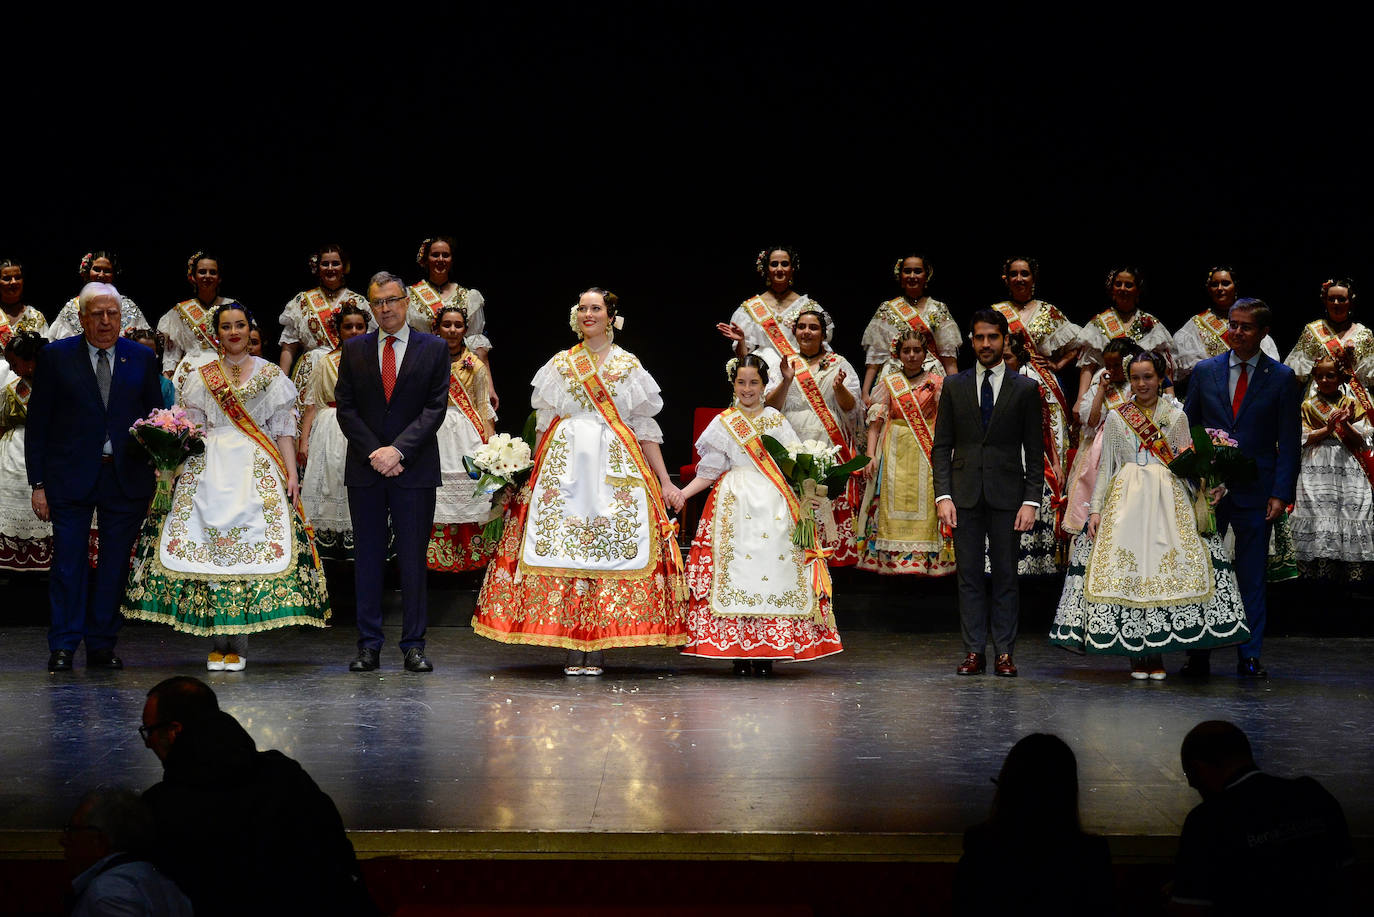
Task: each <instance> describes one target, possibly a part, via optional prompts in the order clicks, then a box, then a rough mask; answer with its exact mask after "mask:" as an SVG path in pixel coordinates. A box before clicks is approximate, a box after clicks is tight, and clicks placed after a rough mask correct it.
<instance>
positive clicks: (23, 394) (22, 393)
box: [14, 379, 33, 407]
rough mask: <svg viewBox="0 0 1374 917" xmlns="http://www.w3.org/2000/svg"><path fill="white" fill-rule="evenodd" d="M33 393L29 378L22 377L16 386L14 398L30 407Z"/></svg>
mask: <svg viewBox="0 0 1374 917" xmlns="http://www.w3.org/2000/svg"><path fill="white" fill-rule="evenodd" d="M32 394H33V386H31V385H29V380H27V379H20V380H19V381H18V382H17V383H16V384H15V386H14V400H15V401H18V402H19V403H20V404H22V405H24V406H25V407H28V405H29V396H30V395H32Z"/></svg>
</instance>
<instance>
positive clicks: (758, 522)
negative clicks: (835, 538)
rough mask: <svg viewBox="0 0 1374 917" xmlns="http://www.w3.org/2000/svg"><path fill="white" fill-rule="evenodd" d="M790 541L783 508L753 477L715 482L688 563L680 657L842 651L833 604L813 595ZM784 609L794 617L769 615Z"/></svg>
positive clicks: (788, 657)
mask: <svg viewBox="0 0 1374 917" xmlns="http://www.w3.org/2000/svg"><path fill="white" fill-rule="evenodd" d="M790 535H791V517H790V516H789V515H788V510H787V503H786V501H785V500H784V499H783V497H782V495H781V494H779V493H778V492H777V490H776V489H775V488H774V487H773V485H772V484H771V483H769V482H768V480H767V479H766V478H764V477H763V475H762V474H760V473H759V472H758V471H756V470H755V469H753V468H736V469H734V470H732V471H730V472H727V473H726V474H725V475H724V476H723V477H722V478H721V479H720V480H719V481H718V482H717V483H716V485H715V487H714V488H712V490H711V495H710V497H709V498H708V499H707V501H706V508H705V510H704V511H703V513H702V517H701V525H700V526H699V527H698V528H697V535H696V538H694V539H693V540H692V550H691V553H690V554H689V555H688V559H687V586H688V590H689V599H688V605H687V630H688V633H689V634H690V635H691V639H690V640H689V641H688V642H687V645H686V646H684V647H683V648H682V652H683V654H684V655H688V656H704V657H707V658H712V659H772V660H784V661H795V662H799V661H802V660H806V659H819V658H821V657H822V656H830V655H833V654H834V653H838V652H840V651H841V649H843V647H842V646H841V645H840V635H839V632H838V631H836V629H835V618H834V614H833V609H832V606H831V603H830V599H829V598H828V597H826V596H820V597H819V599H817V597H816V596H815V595H814V593H813V591H812V589H811V583H810V579H809V577H808V576H807V574H806V571H805V568H804V567H803V566H802V550H801V549H800V548H798V547H797V546H796V545H794V544H792V542H791V538H790ZM782 609H789V610H792V611H794V613H793V614H772V615H770V614H768V613H767V612H768V611H770V610H771V611H778V610H782ZM751 611H756V612H757V613H755V614H750V613H749V612H751ZM795 612H801V613H795Z"/></svg>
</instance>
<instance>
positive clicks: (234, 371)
mask: <svg viewBox="0 0 1374 917" xmlns="http://www.w3.org/2000/svg"><path fill="white" fill-rule="evenodd" d="M225 360H228V361H229V365H228V366H226V367H225V368H226V369H228V370H229V375H231V376H233V377H234V386H235V387H237V386H238V384H239V378H240V376H241V375H242V374H243V367H244V365H245V364H249V363H252V361H253V355H252V354H251V353H248V352H247V351H245V352H244V359H242V360H234V359H231V358H230V356H229V354H227V353H226V354H225V355H224V356H223V357H221V358H220V363H221V364H222V363H223V362H224V361H225Z"/></svg>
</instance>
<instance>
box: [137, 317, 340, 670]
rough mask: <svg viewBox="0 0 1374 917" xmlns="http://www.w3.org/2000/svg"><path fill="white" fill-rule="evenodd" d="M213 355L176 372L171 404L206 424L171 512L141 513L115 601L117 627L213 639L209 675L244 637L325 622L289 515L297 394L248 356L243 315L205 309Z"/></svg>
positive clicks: (324, 605) (231, 659) (232, 656)
mask: <svg viewBox="0 0 1374 917" xmlns="http://www.w3.org/2000/svg"><path fill="white" fill-rule="evenodd" d="M211 327H213V328H214V329H215V332H216V337H217V339H218V340H219V341H220V342H221V347H222V348H223V349H222V351H221V352H220V354H219V355H218V357H211V358H209V359H202V360H201V362H199V363H198V364H197V365H196V366H195V367H194V368H192V369H189V370H188V371H187V372H185V373H179V374H178V375H179V376H180V377H181V378H182V380H183V381H182V383H181V385H180V387H179V389H178V399H177V400H178V402H179V403H180V404H181V405H182V406H183V407H184V408H185V409H186V412H187V414H189V415H190V417H191V419H192V420H193V421H195V422H198V423H203V424H204V426H205V451H204V452H203V453H201V454H200V455H194V456H190V457H189V458H188V459H187V460H186V463H185V465H184V466H183V470H182V472H181V474H180V475H179V476H178V477H177V480H176V486H175V488H174V489H173V491H172V508H171V510H170V511H169V512H167V513H165V514H156V513H153V514H150V515H149V517H148V521H147V523H145V525H144V528H143V534H142V535H141V536H140V537H139V543H138V547H137V549H136V551H135V554H134V562H133V565H132V566H131V568H130V571H129V589H128V592H127V593H126V595H125V597H124V607H123V609H122V610H123V612H124V616H125V617H126V618H138V619H141V620H144V621H154V622H157V623H160V624H168V625H171V626H172V628H174V629H175V630H179V631H183V632H185V633H190V634H197V635H200V636H209V637H213V638H214V642H213V646H212V649H211V652H210V655H209V658H208V659H207V661H206V668H208V669H210V670H211V671H221V670H227V671H241V670H242V669H243V668H244V666H245V665H246V663H247V658H246V649H247V642H248V634H250V633H257V632H258V631H264V630H270V629H273V628H277V627H285V626H288V625H292V624H309V625H313V626H315V627H324V626H325V622H326V621H327V620H328V619H329V617H330V607H329V593H328V590H327V589H326V588H325V581H324V574H323V573H322V572H321V571H320V566H319V560H318V558H317V557H316V555H315V550H314V545H313V544H312V542H311V539H310V535H309V532H308V531H307V529H306V526H305V520H304V518H302V516H301V515H300V514H299V513H297V512H295V511H293V504H295V503H296V501H297V500H298V498H299V494H300V488H299V486H298V484H297V478H296V449H295V434H296V389H295V387H294V386H293V385H292V384H291V380H290V379H288V378H286V374H285V373H284V372H282V371H281V367H279V366H277V365H276V364H275V363H268V362H266V361H264V360H262V359H260V358H258V357H254V356H252V355H251V354H249V353H248V331H249V320H248V314H247V313H246V312H245V311H244V310H243V307H242V306H239V305H238V304H237V303H232V304H227V305H222V306H220V307H219V308H218V309H216V310H215V313H214V315H213V317H212V325H211Z"/></svg>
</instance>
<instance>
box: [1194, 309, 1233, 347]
mask: <svg viewBox="0 0 1374 917" xmlns="http://www.w3.org/2000/svg"><path fill="white" fill-rule="evenodd" d="M1193 324H1194V325H1196V326H1197V330H1198V335H1199V336H1200V337H1201V338H1202V346H1203V349H1205V350H1206V351H1207V356H1209V357H1215V356H1216V355H1218V354H1219V353H1221V352H1222V351H1224V350H1229V349H1230V348H1231V326H1230V324H1229V323H1227V322H1225V321H1223V320H1222V318H1221V316H1219V315H1217V314H1216V313H1215V312H1213V311H1212V310H1211V309H1203V310H1202V311H1201V312H1199V313H1198V314H1197V315H1194V316H1193Z"/></svg>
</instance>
